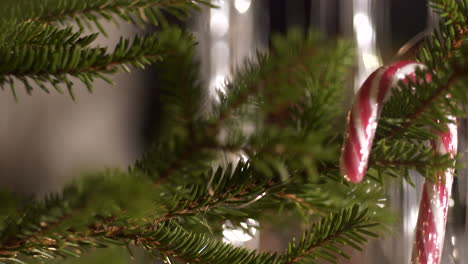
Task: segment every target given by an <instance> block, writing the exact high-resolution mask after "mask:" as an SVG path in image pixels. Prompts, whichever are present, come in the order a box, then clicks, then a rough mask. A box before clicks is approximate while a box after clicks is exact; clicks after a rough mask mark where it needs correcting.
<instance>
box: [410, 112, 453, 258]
mask: <svg viewBox="0 0 468 264" xmlns="http://www.w3.org/2000/svg"><path fill="white" fill-rule="evenodd" d="M451 119H452V121H454V122H455V121H456V120H455V119H454V118H452V117H451ZM447 127H448V129H447V131H445V132H438V136H439V137H438V138H437V140H435V142H432V145H433V146H434V147H435V149H436V152H437V153H439V154H451V155H452V157H454V156H455V155H456V154H457V145H458V140H457V126H456V125H455V123H452V124H448V125H447ZM454 173H455V171H454V170H453V169H448V170H446V171H445V172H444V173H439V174H438V175H437V181H436V182H435V183H434V182H430V181H427V180H426V182H425V183H424V187H423V193H422V197H421V203H420V205H419V215H418V222H417V224H416V234H415V239H414V245H413V254H412V259H411V263H413V264H439V263H440V260H441V256H442V248H443V246H444V237H445V226H446V223H447V210H448V203H449V200H450V194H451V191H452V183H453V175H454Z"/></svg>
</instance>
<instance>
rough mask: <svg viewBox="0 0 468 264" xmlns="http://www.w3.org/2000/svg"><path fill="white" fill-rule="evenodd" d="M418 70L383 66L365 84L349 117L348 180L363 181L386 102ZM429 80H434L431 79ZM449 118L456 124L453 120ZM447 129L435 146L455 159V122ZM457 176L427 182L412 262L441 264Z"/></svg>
mask: <svg viewBox="0 0 468 264" xmlns="http://www.w3.org/2000/svg"><path fill="white" fill-rule="evenodd" d="M418 67H419V68H425V66H424V65H422V64H419V63H417V62H411V61H403V62H397V63H394V64H392V65H389V66H385V67H381V68H379V69H378V70H376V71H375V72H374V73H372V74H371V76H369V78H368V79H367V80H366V81H365V82H364V84H363V85H362V87H361V89H360V90H359V92H358V94H357V96H356V101H355V102H354V104H353V107H352V110H351V111H350V114H349V117H348V127H347V131H346V136H345V142H344V145H343V150H342V155H341V172H342V174H343V175H344V177H345V178H346V179H347V180H349V181H351V182H356V183H357V182H360V181H362V180H363V178H364V176H365V174H366V170H367V162H368V158H369V153H370V150H371V147H372V141H373V139H374V135H375V131H376V129H377V122H378V119H379V117H380V113H381V111H382V106H383V103H384V102H385V100H386V98H387V97H388V96H389V94H390V93H391V89H392V88H395V87H397V84H398V81H400V80H405V79H406V78H410V79H415V71H416V69H417V68H418ZM427 78H428V79H429V80H430V76H427ZM449 119H452V121H455V119H454V118H453V117H449ZM447 127H448V129H447V131H446V132H438V138H437V140H435V141H434V142H432V145H433V147H434V148H435V151H436V152H437V153H438V154H447V153H451V154H452V156H454V155H455V154H456V151H457V127H456V125H455V122H454V123H451V124H449V125H447ZM453 174H454V170H453V169H449V170H447V171H445V172H444V173H443V175H442V174H440V173H439V174H438V175H437V181H436V182H435V183H431V182H430V181H426V182H425V183H424V189H423V195H422V198H421V204H420V211H419V216H418V222H417V227H416V238H415V243H414V248H413V256H412V263H415V264H438V263H439V262H440V256H441V252H442V247H443V240H444V234H445V225H446V221H447V208H448V200H449V197H450V192H451V186H452V182H453Z"/></svg>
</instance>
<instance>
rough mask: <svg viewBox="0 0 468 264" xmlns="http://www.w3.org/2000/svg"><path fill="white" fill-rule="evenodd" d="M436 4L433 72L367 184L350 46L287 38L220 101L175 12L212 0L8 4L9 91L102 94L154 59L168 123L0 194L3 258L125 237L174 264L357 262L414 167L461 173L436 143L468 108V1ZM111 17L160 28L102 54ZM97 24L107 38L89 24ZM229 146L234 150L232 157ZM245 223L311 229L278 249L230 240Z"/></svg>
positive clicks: (3, 60)
mask: <svg viewBox="0 0 468 264" xmlns="http://www.w3.org/2000/svg"><path fill="white" fill-rule="evenodd" d="M430 5H431V7H432V8H433V9H434V10H435V11H436V12H438V13H439V15H440V16H441V18H442V20H441V24H440V25H439V27H438V28H437V30H435V31H434V32H433V34H431V35H430V36H428V37H427V38H426V39H425V40H424V42H423V43H422V44H420V46H418V48H417V52H416V54H415V58H414V59H415V60H417V61H418V62H420V63H422V64H424V65H426V68H424V69H423V68H419V69H418V70H416V72H415V76H414V78H413V79H408V80H407V81H401V82H399V83H398V86H399V87H398V89H394V90H393V91H392V96H391V97H390V98H389V99H388V101H387V102H386V103H385V105H384V107H383V109H382V113H381V117H380V120H379V126H378V129H377V131H376V134H375V139H374V142H373V145H372V150H371V152H370V154H369V155H370V156H369V162H368V169H367V175H366V180H365V181H364V182H362V183H359V184H355V183H351V182H348V181H347V180H346V179H345V178H344V177H343V175H342V173H341V171H340V151H341V147H342V145H343V141H344V137H345V132H346V126H345V123H346V122H345V120H346V110H345V109H344V106H343V101H344V98H343V97H344V95H345V93H344V89H345V86H346V83H347V80H349V78H350V71H351V68H352V66H353V62H354V55H353V44H352V42H349V41H347V40H341V39H338V40H336V39H335V40H331V39H325V38H324V37H322V36H321V35H320V34H319V33H316V32H313V31H311V32H302V31H300V30H292V31H290V32H289V33H288V34H286V35H285V36H276V37H275V38H274V39H273V40H272V43H271V48H270V50H269V52H268V53H260V52H259V53H258V54H257V56H256V57H255V58H253V59H251V60H248V61H246V62H245V63H244V64H243V66H242V67H239V68H238V69H236V70H235V71H234V74H233V76H232V78H231V79H230V80H228V81H226V83H225V85H224V87H223V88H224V89H223V92H221V91H220V92H219V94H218V95H217V98H218V99H219V100H218V102H216V103H212V104H209V105H207V103H206V97H207V94H206V89H205V88H204V86H205V84H204V83H203V82H202V81H200V79H199V65H198V63H197V57H196V53H195V47H196V41H195V39H194V38H193V37H192V35H191V34H190V32H188V31H184V30H182V29H180V28H177V27H175V26H174V25H172V24H171V23H169V20H168V17H169V16H170V17H175V18H177V19H180V20H184V19H185V18H186V17H187V16H188V15H190V14H191V13H192V12H193V11H196V10H197V9H199V8H200V7H201V6H208V7H211V8H215V7H214V6H211V4H210V2H209V1H205V0H195V1H188V0H37V1H30V0H15V1H2V2H1V3H0V17H1V21H2V22H1V23H0V86H1V87H2V89H9V90H11V93H12V94H13V95H14V97H15V98H16V97H17V96H16V90H17V89H26V91H27V92H28V93H31V92H32V91H33V90H42V91H43V92H45V93H55V92H58V93H68V94H69V95H70V96H71V98H73V99H74V98H75V97H74V92H73V89H74V88H73V87H74V83H75V82H77V81H78V82H82V83H84V84H85V85H86V87H87V88H88V89H89V91H90V92H92V90H93V82H94V81H95V80H97V79H102V80H105V81H108V82H110V83H111V82H112V76H114V74H116V73H118V72H122V71H130V69H131V68H132V67H136V68H144V67H146V66H148V65H155V67H156V69H157V71H158V75H159V76H161V78H160V85H159V89H160V94H161V96H162V99H161V104H162V106H161V108H162V118H161V120H160V122H161V124H160V129H159V131H158V133H157V135H155V136H154V140H153V143H152V147H151V149H150V150H149V151H148V152H147V153H146V154H145V155H144V156H143V157H142V158H141V159H139V160H138V161H136V162H135V164H134V165H133V166H131V167H130V168H128V170H117V169H115V170H103V171H98V172H95V173H92V174H87V175H83V177H80V178H79V179H77V180H76V181H74V182H72V183H70V184H69V185H67V187H65V188H64V189H63V190H62V191H61V192H60V193H51V194H49V195H48V196H47V197H46V198H45V199H31V198H25V197H21V196H19V195H17V194H15V193H12V192H11V191H8V190H3V189H2V190H1V191H0V201H1V207H0V263H36V262H40V263H49V262H51V263H52V262H54V261H56V259H59V260H62V259H63V258H66V259H68V258H71V257H81V256H82V255H87V252H92V251H95V250H97V251H99V250H102V249H99V248H115V247H117V248H118V247H123V248H125V247H129V246H131V247H140V248H143V249H144V250H145V252H147V253H149V254H150V255H151V256H154V257H155V258H156V259H161V260H163V261H165V262H167V263H212V264H213V263H249V264H260V263H268V264H292V263H323V262H330V263H337V262H338V261H341V259H349V258H350V255H351V254H350V252H351V251H352V250H350V248H352V249H356V250H360V249H362V248H364V247H365V246H366V243H367V242H368V241H369V240H370V239H372V238H374V237H379V236H384V235H385V234H386V233H387V231H388V230H389V228H391V224H392V222H393V221H392V219H393V218H392V217H391V216H392V212H391V211H390V210H389V209H387V207H386V206H385V203H386V195H385V190H386V187H387V186H388V184H389V182H391V181H409V182H411V178H410V177H409V171H410V170H416V171H418V172H420V174H421V175H422V176H424V177H426V178H427V180H428V181H432V182H434V181H437V177H436V175H439V173H440V172H441V171H445V170H447V169H451V168H454V166H455V162H454V160H453V159H452V157H451V156H450V155H449V154H440V153H437V152H436V151H435V150H434V148H433V147H432V146H430V145H429V144H427V142H429V141H431V140H434V139H435V138H436V137H437V132H443V131H445V130H447V127H446V125H447V124H449V123H453V122H454V120H453V119H452V118H449V117H450V116H455V117H458V118H462V117H464V115H465V113H466V110H465V109H464V106H465V105H466V103H467V102H468V95H467V93H466V92H465V85H466V84H467V83H466V77H467V76H468V74H467V73H468V70H467V68H466V66H465V61H464V60H465V58H467V55H468V46H467V45H466V43H465V42H464V40H465V38H466V36H465V35H466V33H467V32H468V25H467V22H466V14H467V11H468V1H464V0H460V1H457V0H432V1H431V2H430ZM103 20H107V21H112V22H116V23H117V24H118V23H131V24H135V25H140V26H143V27H146V26H157V27H158V29H159V30H158V31H157V32H156V33H152V34H148V35H145V36H137V37H134V38H130V39H125V38H122V39H121V40H120V41H119V42H118V43H117V45H116V46H115V48H113V49H111V48H107V47H96V46H95V45H93V44H94V42H95V40H96V38H97V37H98V36H99V35H106V31H105V29H104V27H103V26H102V25H101V22H102V21H103ZM90 27H91V28H97V29H98V32H97V33H86V32H87V31H86V29H87V28H90ZM428 75H430V76H431V78H430V79H431V80H430V81H429V80H427V79H428V77H427V76H428ZM415 91H416V92H415ZM5 93H6V92H4V94H5ZM17 100H20V101H21V98H17ZM435 120H437V122H435ZM246 127H249V128H253V129H246ZM226 153H228V154H232V156H233V157H238V158H233V159H232V161H231V162H229V163H228V164H223V163H222V162H221V163H220V162H219V160H220V157H221V156H222V155H224V154H226ZM248 219H255V220H257V221H259V222H260V223H261V224H263V223H268V224H271V225H273V226H275V227H278V228H280V227H282V226H284V225H286V224H289V223H291V222H297V223H302V225H303V226H305V230H304V232H303V234H302V235H301V236H299V237H296V238H291V242H290V243H289V245H288V246H287V248H286V249H285V250H284V251H282V252H274V253H273V252H256V251H250V250H248V249H245V248H242V247H236V246H233V245H230V244H227V243H224V242H223V241H222V231H223V229H222V226H223V224H224V223H225V222H226V220H229V221H230V223H231V224H232V225H233V226H235V227H236V228H240V229H243V230H245V231H246V232H249V230H252V229H251V227H253V226H256V225H257V224H256V222H255V221H248ZM109 252H110V253H109ZM106 254H112V251H106ZM83 258H86V256H84V257H83ZM106 259H107V258H106V257H103V260H102V262H103V261H108V260H106ZM98 263H99V261H98Z"/></svg>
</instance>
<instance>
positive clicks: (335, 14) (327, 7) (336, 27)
mask: <svg viewBox="0 0 468 264" xmlns="http://www.w3.org/2000/svg"><path fill="white" fill-rule="evenodd" d="M309 3H310V9H309V10H310V15H309V17H310V26H311V27H312V28H314V29H317V30H319V31H320V32H323V33H324V34H326V35H329V36H334V35H337V34H340V33H341V32H340V19H341V17H342V16H341V15H340V12H341V5H340V3H339V0H310V2H309Z"/></svg>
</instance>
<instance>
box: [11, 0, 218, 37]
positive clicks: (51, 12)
mask: <svg viewBox="0 0 468 264" xmlns="http://www.w3.org/2000/svg"><path fill="white" fill-rule="evenodd" d="M200 4H201V5H205V6H209V7H212V5H211V4H210V3H209V1H206V0H195V1H189V0H40V1H35V2H31V1H28V0H20V1H19V2H18V1H17V2H15V3H14V4H12V3H9V4H8V3H7V4H6V7H4V8H6V9H7V10H9V11H10V12H9V13H6V14H5V17H6V19H7V20H8V19H19V20H21V21H26V22H33V23H49V24H50V23H61V24H70V22H75V23H76V24H77V25H78V26H79V27H80V29H84V28H85V27H87V28H92V24H94V26H96V28H98V29H99V31H100V32H101V33H103V34H106V30H105V29H104V27H103V26H102V24H101V22H102V20H107V21H111V22H115V23H116V24H118V22H117V21H116V19H117V18H120V19H123V20H124V21H127V22H129V23H132V24H140V25H145V24H147V23H152V24H153V25H159V24H163V25H167V24H168V22H167V20H166V18H165V16H166V14H170V15H173V16H175V17H177V18H179V19H185V18H186V17H187V16H188V15H189V14H190V12H191V11H192V10H197V9H199V5H200Z"/></svg>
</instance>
